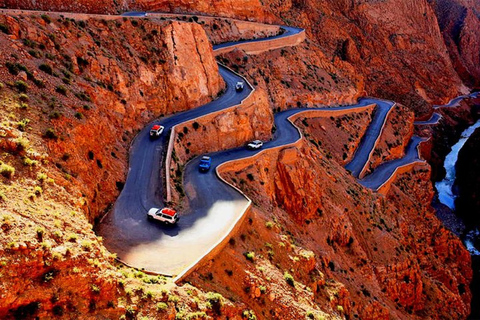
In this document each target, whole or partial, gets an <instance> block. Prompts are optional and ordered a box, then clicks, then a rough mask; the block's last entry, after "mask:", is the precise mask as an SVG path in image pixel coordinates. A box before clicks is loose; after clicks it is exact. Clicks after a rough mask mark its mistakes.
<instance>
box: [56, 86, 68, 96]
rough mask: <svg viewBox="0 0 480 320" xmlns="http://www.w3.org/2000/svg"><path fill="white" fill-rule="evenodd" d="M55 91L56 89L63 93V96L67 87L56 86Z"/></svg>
mask: <svg viewBox="0 0 480 320" xmlns="http://www.w3.org/2000/svg"><path fill="white" fill-rule="evenodd" d="M55 91H57V92H58V93H60V94H63V95H64V96H66V95H67V88H65V86H58V87H57V88H56V89H55Z"/></svg>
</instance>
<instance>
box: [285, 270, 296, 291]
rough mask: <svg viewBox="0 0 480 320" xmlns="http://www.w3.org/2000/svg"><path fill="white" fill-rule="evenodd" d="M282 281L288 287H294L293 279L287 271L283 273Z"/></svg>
mask: <svg viewBox="0 0 480 320" xmlns="http://www.w3.org/2000/svg"><path fill="white" fill-rule="evenodd" d="M283 279H285V281H286V282H287V283H288V284H289V285H291V286H292V287H295V279H294V278H293V276H292V275H291V274H290V273H288V271H285V273H284V274H283Z"/></svg>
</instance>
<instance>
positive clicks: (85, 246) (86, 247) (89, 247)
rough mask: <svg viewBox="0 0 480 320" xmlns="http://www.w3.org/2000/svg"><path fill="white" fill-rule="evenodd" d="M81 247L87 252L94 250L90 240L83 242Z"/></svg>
mask: <svg viewBox="0 0 480 320" xmlns="http://www.w3.org/2000/svg"><path fill="white" fill-rule="evenodd" d="M81 245H82V249H83V250H85V251H90V250H92V243H91V242H90V241H89V240H83V241H82V244H81Z"/></svg>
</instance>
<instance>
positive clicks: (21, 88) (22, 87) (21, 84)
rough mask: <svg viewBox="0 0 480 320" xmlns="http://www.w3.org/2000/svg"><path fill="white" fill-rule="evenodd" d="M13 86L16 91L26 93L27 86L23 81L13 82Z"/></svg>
mask: <svg viewBox="0 0 480 320" xmlns="http://www.w3.org/2000/svg"><path fill="white" fill-rule="evenodd" d="M14 86H15V88H17V90H18V91H20V92H27V89H28V84H27V83H26V82H25V81H23V80H18V81H15V84H14Z"/></svg>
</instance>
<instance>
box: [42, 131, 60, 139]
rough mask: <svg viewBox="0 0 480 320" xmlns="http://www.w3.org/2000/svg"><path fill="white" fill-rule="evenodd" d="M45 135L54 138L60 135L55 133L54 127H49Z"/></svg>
mask: <svg viewBox="0 0 480 320" xmlns="http://www.w3.org/2000/svg"><path fill="white" fill-rule="evenodd" d="M44 136H45V137H46V138H48V139H54V140H56V139H58V136H57V134H56V133H55V129H53V128H48V129H47V131H45V134H44Z"/></svg>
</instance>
